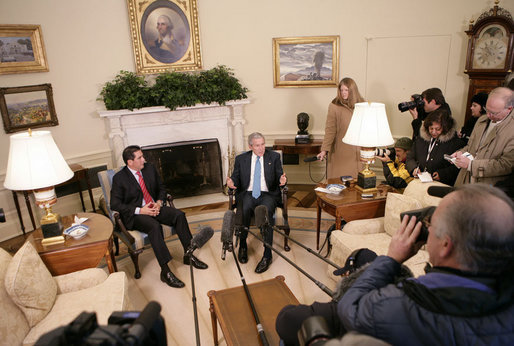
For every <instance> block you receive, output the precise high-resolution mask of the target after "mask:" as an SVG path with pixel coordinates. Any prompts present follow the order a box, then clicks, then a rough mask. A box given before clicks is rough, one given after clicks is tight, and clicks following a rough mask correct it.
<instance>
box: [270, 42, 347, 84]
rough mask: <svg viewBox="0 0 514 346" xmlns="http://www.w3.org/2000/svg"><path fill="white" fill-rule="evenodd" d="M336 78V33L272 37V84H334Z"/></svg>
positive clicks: (337, 71) (337, 45) (337, 75)
mask: <svg viewBox="0 0 514 346" xmlns="http://www.w3.org/2000/svg"><path fill="white" fill-rule="evenodd" d="M338 82H339V36H313V37H288V38H286V37H281V38H274V39H273V86H274V87H333V86H337V83H338Z"/></svg>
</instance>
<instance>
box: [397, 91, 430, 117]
mask: <svg viewBox="0 0 514 346" xmlns="http://www.w3.org/2000/svg"><path fill="white" fill-rule="evenodd" d="M412 98H413V99H414V100H412V101H405V102H400V103H399V104H398V110H399V111H400V112H402V113H403V112H406V111H408V110H409V109H414V108H418V107H423V106H424V105H425V101H423V96H421V95H420V94H414V95H412Z"/></svg>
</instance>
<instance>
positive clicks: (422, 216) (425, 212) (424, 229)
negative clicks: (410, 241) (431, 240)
mask: <svg viewBox="0 0 514 346" xmlns="http://www.w3.org/2000/svg"><path fill="white" fill-rule="evenodd" d="M435 208H436V207H434V206H430V207H426V208H422V209H416V210H409V211H405V212H403V213H400V220H403V217H404V216H405V215H408V216H409V219H410V218H411V217H412V216H415V217H416V223H417V222H418V221H421V231H420V232H419V235H418V237H417V238H416V243H417V242H420V241H421V242H423V243H426V242H427V239H428V227H429V226H430V219H431V218H432V215H433V214H434V211H435Z"/></svg>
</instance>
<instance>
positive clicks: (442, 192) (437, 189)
mask: <svg viewBox="0 0 514 346" xmlns="http://www.w3.org/2000/svg"><path fill="white" fill-rule="evenodd" d="M453 191H455V188H454V187H453V186H429V187H428V189H427V193H428V194H429V195H430V196H434V197H440V198H443V197H444V196H446V195H447V194H449V193H450V192H453Z"/></svg>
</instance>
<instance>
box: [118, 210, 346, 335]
mask: <svg viewBox="0 0 514 346" xmlns="http://www.w3.org/2000/svg"><path fill="white" fill-rule="evenodd" d="M223 214H224V212H213V213H206V214H200V215H193V216H188V221H189V224H190V228H191V231H192V233H196V232H197V231H198V230H199V229H200V228H201V227H204V226H211V227H212V228H213V229H214V231H215V233H214V236H213V237H212V238H211V239H210V240H209V242H208V243H207V244H205V245H204V246H203V247H202V248H201V249H198V250H196V251H195V252H194V254H195V256H197V257H198V258H200V259H201V260H202V261H204V262H206V263H207V264H208V265H209V268H208V269H207V270H196V269H195V270H194V281H195V289H196V298H197V309H198V319H199V330H200V339H201V344H202V345H212V344H213V337H212V327H211V326H212V324H211V316H210V312H209V298H208V297H207V292H208V291H210V290H220V289H225V288H229V287H235V286H241V285H242V282H241V278H240V277H239V274H238V271H237V267H236V264H235V263H234V258H233V256H232V254H231V253H227V255H226V260H225V261H222V260H221V242H220V234H221V232H220V230H221V226H222V219H223ZM290 221H291V222H290V224H291V237H292V238H293V239H295V240H296V241H299V242H301V243H302V244H304V245H305V246H308V247H309V248H311V249H313V250H315V248H316V213H315V211H299V210H290ZM332 222H333V218H331V217H330V216H328V215H324V216H323V217H322V224H321V229H322V231H326V229H327V228H328V227H329V225H330V224H331V223H332ZM254 231H255V232H256V234H258V230H257V229H254ZM324 238H325V233H322V234H321V239H320V242H321V241H323V240H324ZM167 244H168V248H169V249H170V251H171V254H172V256H173V257H174V258H173V260H172V261H171V262H170V263H169V265H170V268H171V270H172V271H173V273H174V274H175V275H177V276H178V277H179V278H180V279H181V280H182V281H183V282H184V283H185V284H186V287H184V288H181V289H177V288H171V287H168V286H167V285H166V284H164V283H162V282H161V281H160V279H159V273H160V267H159V265H158V263H157V260H156V259H155V256H154V254H153V251H152V249H151V248H148V249H145V251H144V252H143V253H142V254H141V255H140V256H139V263H140V269H141V274H142V277H141V278H140V279H139V280H135V279H134V266H133V264H132V261H131V260H130V258H129V257H128V256H125V257H120V258H118V259H117V265H118V270H119V271H124V272H126V273H127V276H128V279H129V296H130V299H131V302H132V305H133V307H134V309H135V310H142V309H143V308H144V307H145V306H146V304H147V303H148V302H149V301H151V300H154V301H157V302H159V303H160V304H161V306H162V311H161V315H162V316H163V317H164V320H165V323H166V330H167V339H168V345H195V344H196V338H195V326H194V313H193V303H192V292H191V281H190V273H189V266H185V265H184V264H183V263H182V256H183V250H182V247H181V245H180V242H179V241H178V239H177V237H176V236H173V237H171V238H170V239H169V240H168V242H167ZM282 246H283V237H282V236H281V235H280V234H278V233H275V235H274V248H276V249H279V250H281V251H282V253H283V254H285V255H286V256H287V257H288V258H289V259H291V260H292V261H294V263H296V264H297V265H298V266H300V267H301V268H302V269H304V270H305V271H306V272H307V273H309V274H310V275H312V276H313V277H314V278H316V279H317V280H319V281H320V282H322V283H323V284H325V285H326V286H327V287H329V288H330V289H331V290H333V289H334V288H335V285H336V283H335V281H333V280H332V279H330V278H329V277H328V276H327V264H326V263H325V262H323V261H322V260H320V259H318V258H317V257H315V256H314V255H312V254H310V253H309V252H307V251H306V250H305V249H302V248H301V247H300V246H298V245H296V244H294V243H292V242H290V247H291V251H290V252H285V251H283V247H282ZM262 253H263V245H262V243H261V242H260V241H259V240H257V239H255V238H254V237H253V236H252V235H251V234H249V235H248V256H249V261H248V263H246V264H241V269H242V271H243V275H244V277H245V279H246V283H247V284H250V283H254V282H258V281H262V280H267V279H271V278H274V277H276V276H277V275H283V276H284V277H285V283H286V284H287V286H289V288H290V289H291V291H292V292H293V294H294V295H295V296H296V298H297V299H298V300H299V301H300V302H301V303H303V304H311V303H312V302H314V301H323V302H326V301H329V300H330V298H329V297H328V295H327V294H326V293H324V292H323V291H322V290H321V289H319V288H318V287H317V286H316V285H315V284H314V283H312V281H310V280H309V279H308V278H306V277H305V276H304V275H303V274H301V273H300V272H298V271H297V270H296V269H295V268H294V267H293V266H291V265H290V264H289V263H287V262H286V261H285V260H284V259H282V258H281V257H280V256H279V255H277V254H276V253H274V254H273V262H272V264H271V266H270V268H269V269H268V270H267V271H266V272H265V273H263V274H256V273H255V272H254V270H255V267H256V265H257V263H258V261H259V260H260V259H261V257H262ZM242 306H243V305H242ZM218 342H219V344H220V345H226V343H225V339H224V337H223V333H222V331H221V329H220V327H219V325H218Z"/></svg>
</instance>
